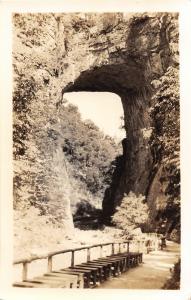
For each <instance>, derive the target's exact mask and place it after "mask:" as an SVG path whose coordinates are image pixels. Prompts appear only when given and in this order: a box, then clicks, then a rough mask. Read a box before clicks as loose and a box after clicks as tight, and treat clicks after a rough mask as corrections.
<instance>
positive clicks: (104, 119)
mask: <svg viewBox="0 0 191 300" xmlns="http://www.w3.org/2000/svg"><path fill="white" fill-rule="evenodd" d="M64 98H65V99H67V100H68V101H69V103H72V104H74V105H76V106H78V109H79V111H80V113H81V116H82V119H83V120H86V119H90V120H92V121H93V122H94V123H95V124H96V125H97V126H98V127H99V128H100V129H101V130H102V131H103V132H104V133H105V134H107V135H110V136H112V137H114V138H116V139H117V140H121V139H123V138H124V137H125V130H123V129H120V127H121V124H122V120H121V118H120V117H121V116H123V107H122V103H121V99H120V97H119V96H118V95H117V94H114V93H109V92H71V93H65V94H64Z"/></svg>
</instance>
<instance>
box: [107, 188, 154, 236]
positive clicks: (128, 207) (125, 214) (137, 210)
mask: <svg viewBox="0 0 191 300" xmlns="http://www.w3.org/2000/svg"><path fill="white" fill-rule="evenodd" d="M144 201H145V197H144V196H142V195H139V196H136V195H135V194H134V193H133V192H130V193H129V194H128V195H125V196H124V197H123V199H122V202H121V205H120V206H119V207H117V208H116V212H115V214H114V215H113V217H112V221H113V223H114V224H115V225H117V226H118V227H119V228H121V229H123V230H124V233H126V234H129V233H130V232H131V230H133V229H134V228H136V227H138V226H141V225H143V224H145V223H146V221H147V219H148V206H147V204H146V203H144Z"/></svg>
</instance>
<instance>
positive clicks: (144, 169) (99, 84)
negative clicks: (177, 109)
mask: <svg viewBox="0 0 191 300" xmlns="http://www.w3.org/2000/svg"><path fill="white" fill-rule="evenodd" d="M128 63H129V65H127V64H111V65H109V64H108V65H104V66H102V67H98V68H93V69H92V70H87V71H83V72H82V73H81V74H80V76H79V77H78V78H77V79H76V80H75V81H74V82H73V83H72V84H71V83H70V84H69V85H68V86H67V87H65V88H64V89H63V94H64V93H65V92H77V91H92V92H93V91H100V92H112V93H116V94H118V95H119V96H120V98H121V101H122V105H123V110H124V121H125V129H126V135H127V137H126V139H124V140H123V143H122V144H123V157H124V166H123V168H122V169H121V170H120V174H119V173H118V176H119V177H118V179H117V185H118V186H117V187H116V182H113V185H112V188H111V189H110V190H111V191H110V192H109V193H108V192H107V193H106V196H105V199H104V202H103V213H104V215H105V218H107V219H108V217H109V216H110V215H112V214H113V212H114V210H115V207H116V206H117V204H119V203H120V200H121V199H122V197H123V194H124V193H128V192H129V191H133V192H135V193H142V194H145V193H146V191H147V188H148V185H149V173H150V169H151V165H152V157H151V152H150V148H149V146H148V139H147V138H146V139H145V138H144V136H143V132H144V130H148V129H149V128H150V127H151V120H150V118H149V115H148V109H149V105H150V101H149V99H150V97H151V89H149V87H148V84H146V82H145V78H144V72H143V71H142V72H141V71H140V68H137V69H136V67H135V65H133V63H132V62H131V61H129V62H128ZM90 101H91V100H90ZM103 101H104V100H103ZM107 117H108V118H109V116H107ZM117 172H118V171H117ZM114 186H115V187H114ZM109 194H110V195H109Z"/></svg>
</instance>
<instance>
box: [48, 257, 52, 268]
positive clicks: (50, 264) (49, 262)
mask: <svg viewBox="0 0 191 300" xmlns="http://www.w3.org/2000/svg"><path fill="white" fill-rule="evenodd" d="M48 272H52V256H48Z"/></svg>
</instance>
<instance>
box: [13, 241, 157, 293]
mask: <svg viewBox="0 0 191 300" xmlns="http://www.w3.org/2000/svg"><path fill="white" fill-rule="evenodd" d="M138 246H139V249H138V251H133V252H132V251H130V241H126V242H120V243H105V244H96V245H92V246H89V247H87V246H86V247H81V248H75V249H68V250H63V251H57V252H52V253H49V254H48V255H47V256H38V257H33V258H31V259H26V260H19V261H15V262H14V264H15V265H18V264H22V280H21V281H17V282H14V283H13V286H14V287H23V288H39V287H40V288H43V287H44V288H47V287H53V288H94V287H96V286H99V285H100V284H102V283H103V282H105V281H106V280H108V279H111V278H112V277H118V276H120V275H121V274H122V273H124V272H127V271H128V270H129V269H131V268H134V267H137V266H139V265H140V264H141V263H142V260H143V253H142V252H141V251H140V246H141V245H140V243H139V245H138ZM142 246H143V245H142ZM155 246H156V244H155ZM104 247H107V252H108V251H109V252H110V253H109V254H108V253H107V255H104V252H103V250H104ZM149 247H151V244H150V245H149ZM93 248H98V249H97V250H99V257H98V258H96V259H95V258H91V250H92V249H93ZM81 250H85V251H86V255H87V256H86V258H87V259H86V261H85V262H82V263H80V264H77V263H75V253H76V252H78V251H81ZM149 250H151V249H149ZM69 252H70V253H71V265H70V266H69V267H67V268H60V269H54V268H53V257H55V256H56V255H59V254H64V253H69ZM147 252H148V248H147ZM45 258H46V259H47V272H46V273H44V274H43V275H40V276H35V277H33V278H30V276H29V274H28V267H29V265H30V263H31V262H32V261H34V260H40V259H45Z"/></svg>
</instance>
